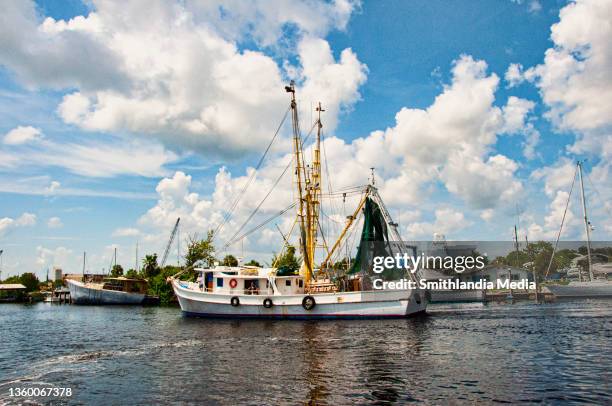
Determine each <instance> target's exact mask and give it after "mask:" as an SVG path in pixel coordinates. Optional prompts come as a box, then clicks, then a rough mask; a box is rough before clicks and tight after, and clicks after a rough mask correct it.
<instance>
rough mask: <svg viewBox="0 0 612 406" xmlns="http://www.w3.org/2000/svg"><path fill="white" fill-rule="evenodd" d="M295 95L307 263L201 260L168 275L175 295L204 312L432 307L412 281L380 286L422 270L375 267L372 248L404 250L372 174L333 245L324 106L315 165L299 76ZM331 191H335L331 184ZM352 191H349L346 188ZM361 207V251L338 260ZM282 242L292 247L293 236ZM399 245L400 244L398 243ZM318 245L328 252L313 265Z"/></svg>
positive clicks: (392, 313) (413, 310)
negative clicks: (326, 225)
mask: <svg viewBox="0 0 612 406" xmlns="http://www.w3.org/2000/svg"><path fill="white" fill-rule="evenodd" d="M285 90H286V91H287V92H289V93H290V95H291V107H290V110H291V117H292V122H293V153H294V159H293V164H294V169H295V171H294V175H295V184H296V191H297V200H296V202H295V203H294V204H293V205H292V206H291V207H289V208H288V209H290V208H292V207H296V209H297V215H296V218H295V222H294V225H296V224H297V225H298V236H297V244H296V245H298V246H299V249H300V254H301V257H302V263H301V266H300V268H299V272H296V273H292V272H287V270H285V269H283V268H282V267H276V266H275V265H276V264H272V267H269V268H262V267H251V266H233V267H229V266H219V265H213V266H210V267H208V268H198V269H197V272H198V278H197V280H196V281H195V282H187V281H182V280H180V279H179V278H178V277H177V276H175V277H172V278H170V282H171V283H172V286H173V289H174V292H175V294H176V297H177V298H178V301H179V304H180V306H181V309H182V310H183V312H184V313H185V314H187V315H194V316H204V317H258V318H306V319H310V318H370V317H372V318H382V317H406V316H411V315H415V314H418V313H422V312H424V311H425V309H426V307H427V297H426V292H424V291H422V290H421V289H419V288H418V287H415V288H413V289H407V288H400V289H388V290H384V289H376V288H375V287H376V286H377V285H378V286H380V285H381V284H380V283H379V284H376V283H373V282H374V281H375V279H376V278H378V279H383V280H385V281H393V280H400V279H401V280H412V281H414V282H416V276H415V275H414V274H413V273H411V272H409V271H406V270H405V269H391V270H388V271H385V272H382V273H373V272H372V267H371V256H372V255H373V254H374V253H375V252H377V253H378V254H381V253H384V254H385V255H389V254H392V252H391V251H392V250H393V249H396V250H403V249H404V248H405V247H403V243H402V241H401V237H400V235H399V232H398V230H397V224H396V223H394V222H393V221H392V219H391V217H390V215H389V212H388V211H387V209H386V208H385V205H384V203H383V202H382V199H381V197H380V195H379V194H378V190H377V188H376V186H375V181H374V177H373V176H372V179H371V182H370V184H369V185H366V186H364V187H359V188H356V189H355V191H356V192H355V193H356V194H355V195H356V196H360V199H359V204H358V205H357V208H356V209H355V210H354V212H353V214H352V215H350V216H348V217H347V221H346V224H345V225H344V228H343V229H342V231H341V233H340V234H339V236H338V238H337V240H336V242H335V243H334V244H333V245H331V246H328V245H327V244H326V241H325V240H326V239H325V238H324V237H323V236H322V235H321V234H320V233H319V232H320V231H321V224H320V222H319V216H320V211H321V198H322V196H323V194H322V192H321V190H322V187H321V185H322V173H321V172H322V171H321V161H320V151H321V149H320V148H321V128H322V123H321V112H322V111H323V109H322V108H321V105H320V104H319V107H318V108H317V109H316V111H317V113H318V119H317V121H316V122H315V125H314V126H313V129H314V128H315V126H316V128H317V131H316V140H315V141H314V145H313V150H312V157H313V161H312V163H311V164H310V165H306V164H305V163H304V151H303V149H304V143H305V140H304V139H303V138H302V136H301V134H300V129H299V121H298V108H297V103H296V98H295V88H294V85H293V83H292V84H291V85H290V86H287V87H286V88H285ZM330 193H331V191H330ZM345 195H346V193H345ZM360 215H363V230H362V233H361V239H360V243H359V249H358V251H357V252H358V254H357V258H356V260H355V261H353V263H352V264H350V262H351V261H348V263H347V264H346V266H344V267H338V266H334V263H336V265H337V262H334V258H335V257H336V256H337V255H338V253H339V251H340V247H341V246H343V244H345V243H347V241H346V239H347V238H346V237H347V234H348V231H349V230H350V229H352V228H353V227H355V225H356V224H357V218H358V217H359V216H360ZM289 238H290V236H289V237H285V235H283V240H284V241H285V247H284V249H288V248H289V247H291V244H290V243H289V241H288V239H289ZM392 247H395V248H392ZM317 248H319V249H321V248H322V249H321V252H322V254H321V255H320V256H319V258H321V257H323V258H324V259H322V261H321V262H320V265H319V266H318V267H317V266H316V265H315V258H316V254H317Z"/></svg>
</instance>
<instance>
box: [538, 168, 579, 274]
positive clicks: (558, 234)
mask: <svg viewBox="0 0 612 406" xmlns="http://www.w3.org/2000/svg"><path fill="white" fill-rule="evenodd" d="M577 174H578V166H576V170H575V171H574V178H573V179H572V186H571V187H570V192H569V195H568V196H567V203H566V204H565V210H564V211H563V217H562V218H561V227H559V232H558V233H557V240H556V241H555V247H554V248H553V252H552V254H551V255H550V261H549V262H548V268H546V273H545V274H544V279H546V278H547V277H548V273H549V272H550V267H551V266H552V262H553V259H554V257H555V252H557V246H558V245H559V239H560V238H561V231H563V223H564V222H565V215H566V214H567V209H568V208H569V204H570V200H571V198H572V192H573V190H574V184H575V183H576V175H577Z"/></svg>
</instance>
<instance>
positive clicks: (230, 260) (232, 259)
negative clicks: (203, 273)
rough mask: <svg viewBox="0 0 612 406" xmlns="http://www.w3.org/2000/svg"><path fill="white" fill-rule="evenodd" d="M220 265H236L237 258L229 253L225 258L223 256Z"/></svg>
mask: <svg viewBox="0 0 612 406" xmlns="http://www.w3.org/2000/svg"><path fill="white" fill-rule="evenodd" d="M222 265H224V266H238V260H237V259H236V257H235V256H233V255H231V254H229V255H226V256H225V258H223V263H222Z"/></svg>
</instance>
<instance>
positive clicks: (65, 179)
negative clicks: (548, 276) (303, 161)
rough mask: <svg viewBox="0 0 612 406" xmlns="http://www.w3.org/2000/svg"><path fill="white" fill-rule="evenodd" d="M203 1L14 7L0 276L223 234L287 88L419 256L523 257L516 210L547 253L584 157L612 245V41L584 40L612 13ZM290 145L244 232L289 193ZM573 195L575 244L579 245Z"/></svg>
mask: <svg viewBox="0 0 612 406" xmlns="http://www.w3.org/2000/svg"><path fill="white" fill-rule="evenodd" d="M196 3H197V2H195V3H192V2H179V3H178V4H172V3H171V2H160V3H155V2H152V3H150V5H149V6H147V4H148V3H147V2H144V3H140V2H133V3H131V4H130V7H123V8H122V7H121V6H120V5H119V3H117V4H115V5H113V4H112V3H111V4H109V3H100V4H98V2H96V1H93V2H91V3H90V2H87V4H83V3H81V2H79V1H75V0H72V1H43V0H41V1H37V2H36V4H31V3H28V2H13V3H9V4H10V5H9V6H8V7H7V9H8V11H7V12H6V13H5V15H4V16H3V17H2V19H3V21H0V23H1V25H2V26H4V27H5V28H3V29H2V30H3V31H2V32H0V35H2V36H3V37H4V38H7V39H8V41H6V43H5V44H3V45H2V46H0V117H1V118H2V120H1V121H0V137H2V138H3V140H4V142H3V143H0V158H2V161H4V162H5V164H3V165H0V179H1V180H2V187H1V188H0V196H1V200H0V221H1V222H0V227H1V228H0V249H4V255H3V257H2V261H3V264H2V270H3V277H5V276H6V275H8V274H14V273H19V272H25V271H34V272H38V274H39V275H40V276H43V275H44V271H45V270H46V269H47V268H49V267H53V266H61V267H63V268H65V270H66V271H67V272H79V271H80V267H81V265H80V261H81V257H82V252H83V251H87V253H88V257H89V261H88V264H87V267H88V268H89V269H90V270H91V271H94V272H100V271H101V270H102V268H108V263H110V255H111V253H112V251H113V248H115V247H117V248H118V250H119V258H120V262H122V263H124V265H125V266H126V267H132V266H133V263H134V260H135V259H134V251H135V245H136V242H138V244H139V245H140V247H141V249H140V253H141V254H144V253H149V252H157V253H159V254H161V252H162V251H163V247H164V245H165V241H166V239H167V238H168V236H169V234H170V231H171V225H172V224H173V223H174V221H175V219H176V217H178V216H181V217H182V219H183V222H184V229H183V233H182V235H183V237H182V238H183V239H184V238H185V235H187V234H193V233H200V234H203V233H205V231H206V229H208V228H214V227H215V226H216V224H218V221H219V218H220V216H222V215H223V214H224V213H225V212H224V210H225V209H226V208H227V207H228V205H229V203H230V202H231V198H232V197H233V196H234V194H235V193H236V191H237V190H240V189H241V185H242V184H243V182H245V180H246V178H245V171H246V170H247V168H248V167H252V166H254V165H255V164H256V163H257V161H258V159H259V156H260V154H261V152H262V150H263V149H264V147H265V145H266V143H267V141H268V140H269V139H270V137H271V135H272V132H273V129H274V128H275V126H277V125H278V122H279V121H280V118H281V117H282V115H283V113H284V109H285V108H286V107H287V105H286V102H287V97H286V95H285V94H284V93H283V89H282V86H280V85H282V84H283V83H286V82H287V81H288V80H289V79H290V78H293V79H296V80H297V83H298V97H302V98H303V99H302V100H301V108H302V113H303V114H302V128H303V130H305V129H307V128H308V127H309V126H310V124H309V123H308V122H309V120H310V113H311V110H310V107H309V105H312V103H314V102H315V101H317V100H315V99H314V98H315V97H316V98H319V97H321V98H323V100H322V101H323V103H324V104H325V106H326V107H328V111H327V112H326V115H325V116H324V120H325V122H324V123H325V125H326V127H325V131H326V133H325V136H326V138H328V141H330V143H329V144H326V145H328V146H327V148H329V151H328V152H329V153H330V156H337V157H342V156H345V157H346V158H344V159H346V160H347V161H350V164H349V163H346V164H345V163H343V162H336V163H334V165H338V166H334V168H333V170H332V173H334V175H337V177H338V178H339V180H337V181H335V180H334V182H337V183H336V185H337V186H338V187H339V186H340V185H343V186H348V185H350V184H353V185H354V184H363V183H365V181H367V177H368V172H369V170H368V168H369V167H370V166H372V165H373V166H376V167H377V171H378V176H379V177H380V180H379V181H380V184H381V193H382V194H383V197H384V198H385V199H386V200H388V201H389V206H390V207H391V211H392V213H394V214H396V215H399V218H400V222H401V225H402V233H403V234H404V237H405V238H407V239H428V238H431V235H432V234H433V233H442V234H445V235H446V236H447V238H449V239H509V238H510V236H511V234H510V232H511V229H512V226H513V224H514V223H515V222H516V221H517V216H516V212H517V209H518V211H519V212H520V221H521V228H522V229H523V234H524V233H528V234H529V236H530V238H532V239H535V238H548V239H550V238H552V236H554V235H555V233H556V231H557V230H558V224H559V220H560V216H561V214H562V210H560V207H561V208H562V207H563V206H564V204H565V201H566V200H567V195H566V194H564V193H567V191H568V190H569V186H570V184H571V180H572V179H571V177H572V175H573V163H574V161H575V160H576V159H587V162H586V164H585V171H586V173H588V174H589V178H588V180H587V188H588V193H589V195H588V196H589V204H590V205H591V204H592V222H593V224H594V225H595V227H596V228H595V230H594V234H593V235H594V238H596V239H607V238H610V236H611V235H612V223H611V222H610V210H611V209H612V207H610V204H609V200H610V199H609V196H610V194H611V193H612V190H610V189H611V188H610V186H609V185H610V182H609V180H610V178H609V176H610V172H611V171H610V164H609V158H610V154H612V152H611V151H610V149H611V148H612V147H611V145H610V137H611V136H610V134H611V132H610V128H611V125H612V123H611V121H610V120H611V119H610V116H611V115H610V114H608V113H609V109H612V106H611V104H612V103H611V101H610V99H609V97H610V96H605V97H604V98H602V99H599V101H598V102H597V101H595V100H594V99H595V98H594V97H590V96H591V94H592V93H593V92H597V91H598V88H601V89H602V93H605V91H604V90H605V89H607V88H609V87H611V86H612V83H611V80H610V74H609V73H607V72H609V71H612V69H608V68H610V67H609V66H607V65H606V64H607V63H608V62H607V61H609V59H608V58H607V56H609V55H610V54H611V53H612V52H611V51H610V46H609V45H608V44H607V42H604V41H603V40H602V38H601V35H604V34H605V33H604V34H601V35H600V34H598V33H597V32H596V30H589V29H588V27H599V26H601V24H599V23H598V21H597V20H598V19H603V20H604V21H605V19H606V18H610V17H611V16H610V15H609V14H606V13H607V12H609V11H610V7H607V6H606V5H605V4H603V3H599V2H597V1H579V2H577V4H574V3H573V2H566V1H549V2H543V1H534V0H507V1H505V0H498V1H460V2H452V3H449V2H432V1H410V2H408V1H385V2H378V1H370V2H363V3H360V4H358V3H355V2H346V1H336V2H321V3H318V2H312V3H311V2H293V3H285V2H282V3H281V2H279V3H276V4H275V6H273V5H271V3H269V2H253V3H249V5H247V4H246V3H240V2H236V3H227V4H224V5H223V6H221V5H215V4H214V2H211V3H207V4H206V5H202V4H196ZM313 4H314V6H313ZM564 8H565V13H562V14H561V15H562V16H563V18H562V17H560V11H561V10H562V9H564ZM276 9H278V10H280V11H281V12H280V13H277V12H275V10H276ZM220 10H221V11H220ZM46 18H48V19H47V20H45V19H46ZM186 21H187V22H186ZM608 21H609V20H608ZM577 22H579V24H577ZM555 24H556V25H557V27H558V28H557V29H556V31H557V34H555V35H554V36H551V27H553V26H554V25H555ZM176 27H179V28H176ZM585 27H586V28H585ZM604 37H605V35H604ZM576 38H578V39H576ZM553 51H554V52H553ZM551 53H554V55H556V56H558V57H559V58H561V57H563V58H566V59H564V60H565V61H566V62H567V63H566V64H565V65H563V66H564V68H563V69H560V68H559V66H560V65H559V64H556V63H554V62H555V60H553V58H551ZM511 66H514V67H515V68H516V69H515V70H514V71H513V70H510V69H509V68H510V67H511ZM512 72H515V73H516V74H515V75H514V76H513V75H511V74H510V73H512ZM587 76H588V77H590V78H595V80H594V82H595V83H591V82H593V81H589V80H586V78H585V77H587ZM549 78H552V79H549ZM464 100H465V103H464V102H463V101H464ZM602 106H603V107H602ZM400 112H403V113H402V114H400ZM288 134H289V128H288V127H287V126H285V127H284V128H283V131H282V139H283V140H282V141H281V142H279V143H278V144H279V145H277V146H276V147H275V148H274V149H273V152H272V154H271V156H270V157H269V159H268V161H266V163H265V165H264V168H263V169H262V171H261V174H259V175H258V177H257V182H255V184H254V186H253V188H255V189H256V190H257V191H255V192H251V193H252V194H250V195H249V196H247V198H245V199H244V201H242V203H241V204H240V206H239V210H238V213H236V215H235V217H233V218H232V220H233V221H234V222H233V223H231V224H230V225H228V228H232V227H234V229H235V228H237V227H238V226H239V225H240V224H241V223H242V220H243V219H245V218H246V217H247V215H248V213H249V212H250V210H252V208H253V207H254V205H255V204H256V203H257V199H256V198H257V197H258V196H261V194H262V193H263V192H261V191H262V190H267V188H268V187H269V185H270V184H271V182H272V181H273V180H274V179H275V176H276V174H277V173H278V168H279V167H282V166H283V165H282V163H283V162H285V161H284V160H283V159H284V158H285V157H286V155H285V154H286V153H287V152H288V151H289V149H288V143H287V142H286V141H287V139H288V138H287V137H288ZM526 145H531V148H532V150H531V152H529V151H526V148H527V147H526ZM343 154H348V156H347V155H343ZM229 174H231V175H229ZM289 181H290V179H289ZM591 182H592V183H593V185H590V183H591ZM286 187H287V188H286V189H283V190H285V192H287V193H285V194H286V195H288V191H289V190H290V184H287V185H286ZM595 190H597V192H595ZM279 193H282V191H280V192H279ZM252 196H254V197H255V198H253V197H252ZM575 198H576V195H575V194H574V195H573V199H572V205H571V208H572V209H573V210H570V211H571V213H570V216H569V218H568V219H567V230H566V234H564V237H565V238H578V239H579V238H582V236H583V235H582V233H583V231H582V228H581V226H580V221H579V218H580V211H579V206H578V205H577V203H578V202H577V200H575ZM287 199H289V200H287ZM290 199H291V197H290V195H288V196H284V197H278V198H273V199H272V200H274V201H273V202H272V203H269V204H268V205H267V206H264V210H263V212H264V213H262V216H263V217H266V215H269V214H270V213H274V212H276V211H278V210H279V209H282V208H283V207H284V206H283V204H284V202H287V201H290ZM591 202H592V203H591ZM331 210H332V208H331V206H330V211H331ZM400 213H401V214H400ZM335 214H337V215H338V216H339V218H342V213H335ZM263 217H262V218H263ZM339 221H341V220H339ZM288 222H289V220H287V219H285V220H279V223H278V224H279V225H281V226H282V227H283V226H284V227H285V228H286V229H287V230H288V228H289V223H288ZM255 223H256V222H255ZM227 232H228V233H229V234H228V235H225V237H226V238H227V237H229V236H230V235H231V234H232V233H231V230H229V231H227ZM332 234H333V233H332ZM222 237H223V236H222ZM279 240H280V237H279V236H278V233H277V232H276V229H275V227H274V226H270V227H269V228H268V229H266V230H264V231H262V232H261V233H259V234H256V235H253V236H252V237H251V238H250V239H249V240H246V241H245V243H244V244H242V245H240V246H239V247H238V246H234V247H230V248H228V249H227V252H232V253H238V254H241V253H242V252H244V255H245V256H246V257H249V258H250V257H254V258H258V259H263V260H266V259H268V258H269V257H270V254H271V252H272V251H274V250H275V249H276V247H278V245H279V243H280V241H279ZM183 243H184V241H183ZM238 251H240V252H238ZM172 255H174V258H172V257H171V261H173V262H175V261H176V255H175V253H174V252H173V254H172Z"/></svg>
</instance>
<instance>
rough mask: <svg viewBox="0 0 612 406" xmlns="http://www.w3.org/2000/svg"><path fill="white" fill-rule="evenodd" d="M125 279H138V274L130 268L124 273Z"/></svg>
mask: <svg viewBox="0 0 612 406" xmlns="http://www.w3.org/2000/svg"><path fill="white" fill-rule="evenodd" d="M125 276H126V278H132V279H136V278H138V277H139V275H138V272H136V270H135V269H134V268H130V269H129V270H128V271H127V272H126V273H125Z"/></svg>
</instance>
